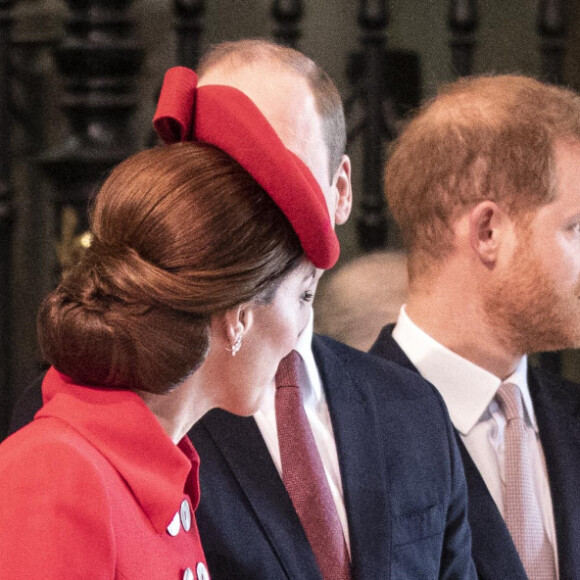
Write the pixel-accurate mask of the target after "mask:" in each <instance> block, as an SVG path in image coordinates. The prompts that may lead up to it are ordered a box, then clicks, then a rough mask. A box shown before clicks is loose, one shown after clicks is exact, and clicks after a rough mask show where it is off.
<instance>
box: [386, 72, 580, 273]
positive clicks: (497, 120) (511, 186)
mask: <svg viewBox="0 0 580 580" xmlns="http://www.w3.org/2000/svg"><path fill="white" fill-rule="evenodd" d="M567 138H572V139H576V140H580V97H578V95H576V94H575V93H573V92H572V91H570V90H568V89H565V88H561V87H556V86H553V85H548V84H544V83H541V82H539V81H537V80H534V79H531V78H527V77H523V76H516V75H499V76H482V77H472V78H464V79H460V80H458V81H456V82H454V83H451V84H449V85H447V86H444V87H443V88H442V89H441V90H440V91H439V94H438V95H437V96H436V97H435V98H434V99H433V100H431V101H428V102H426V103H425V104H424V105H423V106H422V108H421V109H420V110H419V112H418V114H417V115H416V116H415V117H414V118H413V119H412V120H411V121H410V122H409V123H408V125H407V126H406V128H405V129H404V130H403V131H402V133H401V135H400V137H399V138H398V140H397V141H396V142H395V143H394V144H393V146H392V148H391V152H390V157H389V159H388V162H387V165H386V170H385V188H386V196H387V201H388V204H389V207H390V210H391V212H392V214H393V217H394V218H395V221H396V222H397V223H398V225H399V226H400V228H401V231H402V234H403V237H404V240H405V243H406V246H407V249H408V251H409V274H410V278H411V280H412V279H413V278H414V276H415V275H416V274H417V273H418V272H424V271H426V270H428V269H429V267H430V266H432V265H433V264H436V263H437V262H438V261H440V260H441V259H443V258H444V257H445V256H446V255H448V253H449V252H450V251H451V250H452V248H453V235H452V230H451V224H452V223H453V221H454V219H455V218H456V217H458V215H460V214H461V212H463V211H465V210H466V209H468V208H469V207H472V206H473V205H476V204H477V203H479V202H481V201H485V200H491V201H495V202H496V203H498V204H501V205H502V206H503V207H504V209H505V210H506V211H508V212H510V213H512V214H514V215H516V214H519V215H523V214H524V213H526V212H529V211H530V210H533V209H535V208H536V207H538V206H540V205H543V204H546V203H549V202H550V201H551V200H552V199H553V196H554V183H555V176H554V175H553V167H554V160H553V151H554V144H555V142H556V141H557V140H559V139H567Z"/></svg>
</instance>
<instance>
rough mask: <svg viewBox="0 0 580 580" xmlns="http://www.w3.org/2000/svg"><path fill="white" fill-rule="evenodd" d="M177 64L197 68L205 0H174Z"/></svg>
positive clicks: (200, 50)
mask: <svg viewBox="0 0 580 580" xmlns="http://www.w3.org/2000/svg"><path fill="white" fill-rule="evenodd" d="M173 6H174V13H175V16H176V21H175V30H176V32H177V64H179V65H181V66H187V67H189V68H192V69H195V67H197V63H198V62H199V58H200V56H201V52H202V49H201V36H202V32H203V16H204V14H205V0H174V2H173Z"/></svg>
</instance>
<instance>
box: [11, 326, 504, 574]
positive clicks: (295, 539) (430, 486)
mask: <svg viewBox="0 0 580 580" xmlns="http://www.w3.org/2000/svg"><path fill="white" fill-rule="evenodd" d="M313 348H314V355H315V357H316V361H317V364H318V367H319V369H320V372H321V376H322V381H323V384H324V387H325V391H326V397H327V400H328V405H329V410H330V415H331V419H332V424H333V429H334V435H335V438H336V443H337V448H338V457H339V464H340V471H341V477H342V482H343V490H344V500H345V505H346V511H347V516H348V523H349V533H350V544H351V555H352V568H353V580H379V579H380V580H384V579H389V578H390V580H431V579H437V578H442V579H446V580H452V579H453V580H464V579H465V580H468V579H473V578H475V570H474V568H473V563H472V561H471V543H470V531H469V525H468V522H467V514H466V499H467V496H466V489H465V478H464V476H463V470H462V465H461V459H460V457H459V453H458V450H457V446H456V442H455V437H454V436H453V428H452V426H451V423H450V421H449V418H448V415H447V411H446V409H445V405H444V403H443V401H442V399H441V397H440V395H439V394H438V393H437V391H436V390H435V389H434V388H433V387H432V386H431V385H429V384H428V383H426V382H425V381H424V380H423V379H420V378H419V377H417V375H416V374H414V373H410V372H408V371H407V370H405V369H402V368H400V367H398V366H396V365H392V364H390V363H387V362H386V361H383V360H381V359H379V358H376V357H372V356H370V355H367V354H364V353H361V352H359V351H356V350H353V349H351V348H349V347H347V346H344V345H341V344H339V343H336V342H334V341H331V340H330V339H326V338H322V337H315V338H314V344H313ZM31 398H32V397H31V396H30V395H29V396H28V397H27V400H31ZM27 404H28V403H25V402H22V403H21V405H20V408H24V405H27ZM26 413H27V414H28V417H27V419H28V420H30V418H31V409H30V408H29V409H28V410H27V411H26ZM23 419H24V416H23V414H22V413H20V419H19V423H20V424H22V421H23ZM14 426H15V427H16V426H17V425H16V424H15V425H14ZM190 436H191V438H192V440H193V443H194V445H195V448H196V449H197V451H198V453H199V455H200V458H201V468H200V486H201V502H200V505H199V507H198V510H197V512H196V518H197V522H198V527H199V530H200V535H201V538H202V544H203V547H204V550H205V554H206V557H207V561H208V566H209V570H210V573H211V577H212V580H236V579H240V580H288V579H292V580H321V577H320V573H319V571H318V568H317V566H316V562H315V559H314V555H313V553H312V550H311V548H310V545H309V544H308V541H307V539H306V535H305V533H304V531H303V529H302V527H301V525H300V522H299V520H298V516H297V515H296V513H295V511H294V509H293V507H292V503H291V500H290V498H289V496H288V494H287V492H286V489H285V487H284V484H283V483H282V480H281V479H280V476H279V475H278V472H277V470H276V467H275V465H274V463H273V461H272V458H271V456H270V454H269V452H268V450H267V447H266V445H265V443H264V440H263V439H262V436H261V434H260V431H259V429H258V427H257V425H256V422H255V421H254V419H253V418H251V417H250V418H244V417H237V416H234V415H231V414H229V413H226V412H224V411H220V410H215V411H212V412H210V413H208V414H207V415H206V416H205V417H204V418H203V419H201V420H200V421H199V422H198V423H197V424H196V425H195V426H194V427H193V429H192V430H191V431H190ZM496 580H497V579H496Z"/></svg>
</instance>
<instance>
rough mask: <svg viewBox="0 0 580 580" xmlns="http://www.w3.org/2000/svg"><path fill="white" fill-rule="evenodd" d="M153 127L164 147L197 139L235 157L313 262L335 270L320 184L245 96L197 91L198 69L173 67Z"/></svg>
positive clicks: (221, 89) (222, 89) (210, 88)
mask: <svg viewBox="0 0 580 580" xmlns="http://www.w3.org/2000/svg"><path fill="white" fill-rule="evenodd" d="M153 123H154V126H155V129H156V131H157V133H158V134H159V136H160V137H161V138H162V139H163V141H165V143H177V142H180V141H192V140H195V141H199V142H200V143H208V144H210V145H214V146H215V147H218V148H219V149H221V150H222V151H224V152H226V153H227V154H228V155H229V156H230V157H232V158H233V159H235V160H236V161H237V162H238V163H239V164H240V165H241V166H242V167H243V168H244V169H245V170H246V171H247V172H248V173H250V175H252V177H253V178H254V179H255V180H256V181H257V182H258V183H259V184H260V185H261V186H262V187H263V188H264V190H265V191H266V192H267V193H268V194H269V195H270V197H271V198H272V199H273V200H274V202H275V203H276V205H277V206H278V207H279V208H280V209H281V211H282V212H283V213H284V215H285V216H286V217H287V218H288V221H289V222H290V223H291V225H292V227H293V228H294V231H295V232H296V234H297V235H298V237H299V239H300V242H301V244H302V248H303V249H304V252H305V254H306V255H307V257H308V258H309V259H310V260H311V261H312V262H313V264H314V265H315V266H317V267H318V268H323V269H327V268H331V267H332V266H334V264H335V263H336V261H337V260H338V256H339V253H340V247H339V243H338V238H337V237H336V234H335V232H334V229H333V227H332V223H331V221H330V217H329V215H328V208H327V206H326V202H325V199H324V194H323V193H322V190H321V189H320V186H319V184H318V182H317V181H316V179H315V178H314V176H313V175H312V173H311V171H310V170H309V169H308V167H307V166H306V165H305V164H304V163H303V162H302V160H301V159H299V158H298V157H297V156H296V155H295V154H294V153H292V152H291V151H290V150H289V149H287V148H286V147H285V146H284V144H283V143H282V141H281V140H280V138H279V137H278V135H277V134H276V132H275V131H274V129H273V128H272V126H271V125H270V123H268V121H267V119H266V118H265V117H264V115H262V113H261V112H260V110H259V109H258V108H257V107H256V105H255V104H254V103H253V102H252V100H251V99H249V98H248V97H247V96H246V95H245V94H244V93H243V92H241V91H239V90H237V89H235V88H233V87H228V86H223V85H206V86H203V87H200V88H197V75H196V74H195V72H194V71H192V70H191V69H188V68H185V67H173V68H171V69H169V70H168V71H167V73H166V74H165V79H164V81H163V86H162V88H161V94H160V96H159V102H158V104H157V111H156V113H155V117H154V119H153Z"/></svg>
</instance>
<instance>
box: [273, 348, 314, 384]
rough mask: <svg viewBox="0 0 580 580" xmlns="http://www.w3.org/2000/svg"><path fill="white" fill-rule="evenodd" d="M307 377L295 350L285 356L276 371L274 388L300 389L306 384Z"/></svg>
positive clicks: (300, 358)
mask: <svg viewBox="0 0 580 580" xmlns="http://www.w3.org/2000/svg"><path fill="white" fill-rule="evenodd" d="M307 380H308V375H307V374H306V367H305V365H304V361H303V360H302V357H301V356H300V355H299V354H298V352H296V351H295V350H293V351H291V352H290V354H288V355H286V356H285V357H284V358H283V359H282V360H281V361H280V364H279V365H278V370H277V371H276V388H277V389H278V388H280V387H302V386H304V385H305V384H306V382H307Z"/></svg>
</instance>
